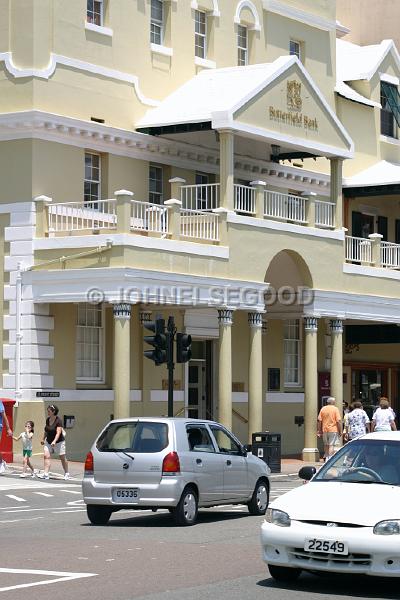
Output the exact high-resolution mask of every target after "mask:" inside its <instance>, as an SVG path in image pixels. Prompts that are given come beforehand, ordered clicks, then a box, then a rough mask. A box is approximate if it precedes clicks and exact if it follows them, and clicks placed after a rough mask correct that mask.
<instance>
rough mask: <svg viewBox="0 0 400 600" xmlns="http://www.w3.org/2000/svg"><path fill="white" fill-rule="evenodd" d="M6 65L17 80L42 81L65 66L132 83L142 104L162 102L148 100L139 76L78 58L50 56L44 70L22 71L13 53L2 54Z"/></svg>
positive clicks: (0, 58)
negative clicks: (61, 66)
mask: <svg viewBox="0 0 400 600" xmlns="http://www.w3.org/2000/svg"><path fill="white" fill-rule="evenodd" d="M1 61H3V62H4V63H5V66H6V69H7V71H8V72H9V73H10V74H11V75H13V76H14V77H15V78H20V77H39V78H40V79H49V78H50V77H52V75H54V72H55V70H56V68H57V65H63V66H64V67H70V68H72V69H77V70H79V71H84V72H86V73H93V74H94V75H100V76H101V77H106V78H107V79H115V80H117V81H123V82H125V83H130V84H132V85H133V86H134V88H135V92H136V95H137V97H138V99H139V101H140V102H141V103H142V104H146V105H147V106H158V105H159V104H160V102H159V101H158V100H153V99H151V98H146V96H144V94H143V93H142V92H141V90H140V87H139V78H138V76H137V75H131V74H129V73H124V72H122V71H116V70H115V69H108V68H107V67H103V66H100V65H95V64H93V63H88V62H86V61H83V60H78V59H76V58H70V57H68V56H62V55H61V54H53V53H51V54H50V61H49V64H48V65H47V67H45V68H43V69H22V68H20V67H17V66H16V65H15V64H14V61H13V57H12V53H11V52H0V62H1Z"/></svg>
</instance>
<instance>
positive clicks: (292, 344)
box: [283, 319, 301, 387]
mask: <svg viewBox="0 0 400 600" xmlns="http://www.w3.org/2000/svg"><path fill="white" fill-rule="evenodd" d="M283 353H284V384H285V386H288V387H290V386H292V387H293V386H298V385H300V379H301V377H300V360H301V359H300V357H301V332H300V321H299V319H290V320H287V321H285V325H284V338H283Z"/></svg>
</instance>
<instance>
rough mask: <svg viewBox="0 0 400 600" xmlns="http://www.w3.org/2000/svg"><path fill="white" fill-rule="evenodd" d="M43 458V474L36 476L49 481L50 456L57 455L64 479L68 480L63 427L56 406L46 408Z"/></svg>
mask: <svg viewBox="0 0 400 600" xmlns="http://www.w3.org/2000/svg"><path fill="white" fill-rule="evenodd" d="M41 443H42V445H43V446H44V448H43V458H44V473H43V475H38V477H40V478H41V479H49V477H50V476H49V471H50V462H51V458H50V457H51V455H52V454H54V453H57V454H59V456H60V460H61V464H62V466H63V469H64V479H69V473H68V462H67V459H66V457H65V438H64V433H63V426H62V422H61V419H60V417H59V416H58V406H56V405H55V404H51V405H50V406H48V407H47V419H46V426H45V428H44V433H43V439H42V442H41Z"/></svg>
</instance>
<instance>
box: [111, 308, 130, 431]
mask: <svg viewBox="0 0 400 600" xmlns="http://www.w3.org/2000/svg"><path fill="white" fill-rule="evenodd" d="M113 314H114V419H123V418H126V417H129V416H130V391H131V377H130V369H131V351H130V321H131V305H130V304H128V303H125V302H121V303H119V304H114V306H113Z"/></svg>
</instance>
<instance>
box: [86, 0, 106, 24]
mask: <svg viewBox="0 0 400 600" xmlns="http://www.w3.org/2000/svg"><path fill="white" fill-rule="evenodd" d="M86 20H87V22H88V23H93V25H99V26H100V27H101V26H103V25H104V2H103V0H87V5H86Z"/></svg>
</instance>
